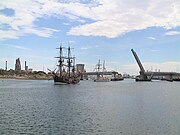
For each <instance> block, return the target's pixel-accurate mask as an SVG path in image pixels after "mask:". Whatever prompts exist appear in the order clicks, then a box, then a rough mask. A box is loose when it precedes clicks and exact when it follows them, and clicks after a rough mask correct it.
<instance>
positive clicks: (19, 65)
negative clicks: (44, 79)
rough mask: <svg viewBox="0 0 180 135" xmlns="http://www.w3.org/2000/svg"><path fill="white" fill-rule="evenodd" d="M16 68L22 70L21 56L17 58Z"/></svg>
mask: <svg viewBox="0 0 180 135" xmlns="http://www.w3.org/2000/svg"><path fill="white" fill-rule="evenodd" d="M15 70H16V71H20V70H21V62H20V58H17V59H16V64H15Z"/></svg>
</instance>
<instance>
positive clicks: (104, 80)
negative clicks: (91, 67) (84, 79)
mask: <svg viewBox="0 0 180 135" xmlns="http://www.w3.org/2000/svg"><path fill="white" fill-rule="evenodd" d="M109 81H110V80H109V78H107V77H98V78H97V79H95V80H94V82H109Z"/></svg>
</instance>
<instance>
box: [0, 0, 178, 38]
mask: <svg viewBox="0 0 180 135" xmlns="http://www.w3.org/2000/svg"><path fill="white" fill-rule="evenodd" d="M5 8H9V9H13V10H14V11H15V15H14V16H6V15H4V14H1V15H0V29H1V31H0V33H1V34H0V39H11V38H13V39H16V38H18V37H19V36H23V35H24V34H35V35H38V36H42V37H50V36H51V35H52V34H53V33H54V32H58V30H55V29H51V28H47V29H46V28H41V27H38V26H36V25H35V21H38V20H40V19H41V18H48V17H56V18H57V19H59V18H60V19H62V17H68V18H69V19H70V20H73V21H77V22H78V24H81V25H79V26H78V24H77V25H76V26H74V25H73V27H72V28H71V29H70V30H69V32H68V34H71V35H84V36H105V37H109V38H115V37H118V36H120V35H123V34H125V33H127V32H131V31H135V30H142V29H146V28H148V27H153V26H156V27H164V28H166V29H171V28H174V27H177V26H180V1H179V0H173V1H172V0H158V1H157V0H146V1H141V2H139V1H138V0H90V1H88V3H86V4H85V1H81V0H77V1H76V0H75V1H74V0H68V1H66V2H59V1H57V0H36V1H32V0H17V1H16V2H15V1H9V0H5V1H0V9H1V10H2V9H5ZM87 20H90V21H87ZM47 21H50V20H48V19H47ZM70 22H71V21H70ZM62 23H63V22H62ZM3 24H6V25H8V26H9V27H10V28H9V29H8V31H7V30H5V29H2V25H3ZM58 29H59V28H58Z"/></svg>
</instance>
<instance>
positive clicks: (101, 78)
mask: <svg viewBox="0 0 180 135" xmlns="http://www.w3.org/2000/svg"><path fill="white" fill-rule="evenodd" d="M100 69H101V63H100V60H99V61H98V64H97V65H96V68H95V70H96V72H97V73H99V74H97V78H96V79H94V82H109V81H110V80H109V78H107V77H105V76H104V72H105V71H106V68H105V61H104V62H103V70H102V74H100Z"/></svg>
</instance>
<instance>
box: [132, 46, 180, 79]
mask: <svg viewBox="0 0 180 135" xmlns="http://www.w3.org/2000/svg"><path fill="white" fill-rule="evenodd" d="M131 51H132V53H133V55H134V57H135V60H136V62H137V63H138V66H139V68H140V71H139V73H140V75H139V76H138V77H136V81H151V79H158V80H166V81H171V82H172V81H180V73H176V72H145V70H144V67H143V66H142V63H141V61H140V59H139V57H138V56H137V54H136V52H135V51H134V50H133V49H131ZM159 71H160V70H159Z"/></svg>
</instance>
